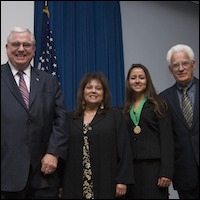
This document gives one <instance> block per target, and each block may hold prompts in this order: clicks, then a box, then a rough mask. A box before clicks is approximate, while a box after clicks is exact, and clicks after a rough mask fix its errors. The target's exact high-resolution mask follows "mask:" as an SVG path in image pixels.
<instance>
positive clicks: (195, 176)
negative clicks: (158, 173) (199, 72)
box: [160, 78, 199, 190]
mask: <svg viewBox="0 0 200 200" xmlns="http://www.w3.org/2000/svg"><path fill="white" fill-rule="evenodd" d="M195 81H196V96H195V105H194V116H193V123H192V124H193V125H192V127H191V128H189V126H188V125H187V123H186V121H185V119H184V116H183V114H182V111H181V108H180V105H179V99H178V95H177V91H176V90H177V89H176V86H175V85H173V86H172V87H170V88H168V89H166V90H165V91H163V92H162V93H161V94H160V95H161V96H163V97H165V98H166V99H167V101H168V103H169V106H170V108H171V115H172V124H173V134H174V142H175V171H174V180H173V185H174V188H175V189H178V190H191V189H193V188H194V187H195V186H197V183H198V181H199V80H198V79H196V78H195Z"/></svg>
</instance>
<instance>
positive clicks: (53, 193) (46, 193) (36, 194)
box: [1, 188, 58, 199]
mask: <svg viewBox="0 0 200 200" xmlns="http://www.w3.org/2000/svg"><path fill="white" fill-rule="evenodd" d="M1 199H58V188H44V189H32V188H29V189H28V190H26V189H24V190H23V191H20V192H2V191H1Z"/></svg>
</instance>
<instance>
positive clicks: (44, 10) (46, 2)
mask: <svg viewBox="0 0 200 200" xmlns="http://www.w3.org/2000/svg"><path fill="white" fill-rule="evenodd" d="M43 12H44V13H46V14H47V16H48V18H49V15H50V13H49V9H48V1H45V8H44V9H43Z"/></svg>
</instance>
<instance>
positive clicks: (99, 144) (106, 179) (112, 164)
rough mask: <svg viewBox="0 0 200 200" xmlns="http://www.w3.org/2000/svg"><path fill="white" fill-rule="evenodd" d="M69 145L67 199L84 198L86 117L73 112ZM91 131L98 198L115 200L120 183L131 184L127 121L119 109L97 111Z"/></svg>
mask: <svg viewBox="0 0 200 200" xmlns="http://www.w3.org/2000/svg"><path fill="white" fill-rule="evenodd" d="M69 118H70V120H69V121H70V129H71V130H70V145H69V151H68V153H69V154H68V157H67V159H66V164H65V167H64V182H63V189H64V196H63V198H64V199H82V198H83V194H82V193H83V192H82V190H83V189H82V188H83V178H82V177H83V167H82V159H83V117H80V118H79V119H73V114H72V113H70V115H69ZM90 127H91V130H89V131H88V137H89V148H90V160H91V168H92V176H93V182H94V195H95V198H96V199H114V198H115V189H116V184H117V183H124V184H129V183H130V184H131V183H134V179H133V163H132V159H131V150H130V141H129V136H128V132H127V127H126V122H125V119H124V117H123V114H122V112H121V111H120V110H119V109H114V108H113V109H111V110H109V111H108V112H107V113H106V115H101V114H100V113H98V114H97V115H96V116H95V118H94V119H93V121H92V122H91V124H90Z"/></svg>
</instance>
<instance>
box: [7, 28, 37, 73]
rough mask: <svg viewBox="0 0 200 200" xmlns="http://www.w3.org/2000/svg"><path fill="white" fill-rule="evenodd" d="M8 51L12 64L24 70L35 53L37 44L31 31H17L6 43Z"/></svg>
mask: <svg viewBox="0 0 200 200" xmlns="http://www.w3.org/2000/svg"><path fill="white" fill-rule="evenodd" d="M6 51H7V56H8V59H9V60H10V62H11V64H12V65H13V66H14V67H15V68H16V69H18V70H24V69H26V68H27V67H28V65H29V63H30V62H31V60H32V58H33V57H34V55H35V45H34V44H33V41H32V40H31V36H30V34H29V33H27V32H20V33H18V32H15V33H13V34H12V36H11V38H10V40H9V42H8V43H7V44H6Z"/></svg>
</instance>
